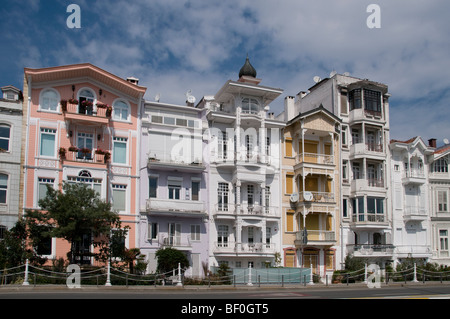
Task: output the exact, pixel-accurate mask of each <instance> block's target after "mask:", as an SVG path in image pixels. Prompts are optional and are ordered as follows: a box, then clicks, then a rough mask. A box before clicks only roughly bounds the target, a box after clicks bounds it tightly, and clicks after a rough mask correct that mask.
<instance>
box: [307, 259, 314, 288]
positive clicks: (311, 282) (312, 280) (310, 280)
mask: <svg viewBox="0 0 450 319" xmlns="http://www.w3.org/2000/svg"><path fill="white" fill-rule="evenodd" d="M309 268H310V270H311V273H310V274H309V283H308V285H314V279H313V268H312V263H310V264H309Z"/></svg>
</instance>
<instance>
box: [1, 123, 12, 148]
mask: <svg viewBox="0 0 450 319" xmlns="http://www.w3.org/2000/svg"><path fill="white" fill-rule="evenodd" d="M10 137H11V127H10V126H9V125H6V124H0V151H9V139H10Z"/></svg>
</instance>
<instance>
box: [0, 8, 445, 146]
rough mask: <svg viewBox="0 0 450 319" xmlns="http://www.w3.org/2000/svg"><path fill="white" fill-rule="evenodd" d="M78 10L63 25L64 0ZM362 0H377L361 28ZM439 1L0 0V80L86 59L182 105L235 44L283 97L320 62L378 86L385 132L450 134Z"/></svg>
mask: <svg viewBox="0 0 450 319" xmlns="http://www.w3.org/2000/svg"><path fill="white" fill-rule="evenodd" d="M72 3H74V4H77V5H79V6H80V9H81V28H80V29H70V28H68V27H67V25H66V19H67V17H68V16H69V15H70V13H67V12H66V8H67V6H68V5H69V4H72ZM369 4H378V5H379V7H380V9H381V15H380V17H381V28H378V29H370V28H368V27H367V24H366V20H367V18H368V17H369V15H370V13H367V12H366V9H367V7H368V5H369ZM449 12H450V2H449V1H447V0H430V1H417V0H370V1H365V0H339V1H331V0H319V1H313V0H276V1H274V0H221V1H217V0H191V1H187V0H146V1H145V0H135V1H107V0H104V1H87V0H70V1H63V0H55V1H48V0H47V1H44V0H40V1H39V0H21V1H10V0H6V1H5V0H3V1H2V7H1V9H0V14H1V17H2V19H0V28H1V30H2V41H1V43H2V50H1V52H0V54H1V58H2V61H3V63H2V64H1V66H0V74H1V76H0V85H1V86H4V85H9V84H12V85H15V86H17V87H19V88H20V89H22V87H23V83H22V81H23V68H24V67H34V68H38V67H49V66H56V65H63V64H73V63H82V62H90V63H92V64H94V65H97V66H98V67H101V68H103V69H105V70H107V71H109V72H111V73H114V74H116V75H118V76H120V77H124V78H125V77H127V76H135V77H138V78H139V79H140V84H141V85H144V86H146V87H147V88H148V89H147V94H146V98H147V99H149V100H152V99H153V98H154V96H155V95H157V94H160V95H161V101H162V102H168V103H177V104H182V103H184V99H185V93H186V91H188V90H191V91H192V94H193V95H194V96H196V97H197V100H199V99H200V98H201V97H202V96H204V95H211V94H214V93H216V92H217V91H218V90H219V88H220V87H221V86H222V85H223V84H224V83H225V81H227V80H229V79H231V80H237V77H238V72H239V69H240V67H241V66H242V65H243V63H244V61H245V57H246V55H247V53H248V54H249V56H250V60H251V62H252V64H253V66H254V67H255V68H256V70H257V72H258V77H259V78H261V79H262V82H261V85H267V86H273V87H276V88H281V89H283V90H284V94H283V95H282V96H281V97H280V98H278V99H277V100H276V101H275V102H274V103H273V104H272V105H271V111H273V112H275V113H276V114H278V113H280V112H281V111H282V107H283V100H284V97H285V96H287V95H296V94H297V93H298V92H300V91H305V90H307V89H308V88H309V87H311V86H312V85H313V84H314V82H313V77H314V76H316V75H317V76H320V77H321V78H325V77H328V76H329V74H330V72H331V71H337V72H338V73H344V72H349V73H350V74H351V75H353V76H356V77H360V78H368V79H371V80H374V81H378V82H382V83H385V84H387V85H388V86H389V92H390V93H391V94H392V98H391V100H390V106H391V112H390V124H391V138H393V139H407V138H410V137H413V136H417V135H420V136H422V138H423V139H424V140H425V141H426V140H427V139H429V138H437V139H438V145H441V144H442V143H443V142H442V140H443V139H444V138H449V139H450V108H449V107H450V71H449V70H450V37H449V36H448V31H449V30H450V22H449V20H448V17H447V16H448V13H449Z"/></svg>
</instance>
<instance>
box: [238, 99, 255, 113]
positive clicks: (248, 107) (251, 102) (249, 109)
mask: <svg viewBox="0 0 450 319" xmlns="http://www.w3.org/2000/svg"><path fill="white" fill-rule="evenodd" d="M258 111H259V103H258V101H257V100H256V99H252V98H245V99H243V100H242V113H247V114H258Z"/></svg>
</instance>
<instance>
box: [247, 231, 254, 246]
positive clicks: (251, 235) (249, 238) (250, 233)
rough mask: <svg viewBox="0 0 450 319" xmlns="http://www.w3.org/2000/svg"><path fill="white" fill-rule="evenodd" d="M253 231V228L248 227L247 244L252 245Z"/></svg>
mask: <svg viewBox="0 0 450 319" xmlns="http://www.w3.org/2000/svg"><path fill="white" fill-rule="evenodd" d="M253 231H254V228H253V227H248V231H247V235H248V237H247V238H248V243H249V244H253V240H254V238H253V236H254V235H253Z"/></svg>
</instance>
